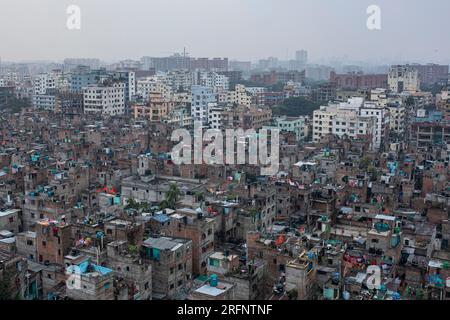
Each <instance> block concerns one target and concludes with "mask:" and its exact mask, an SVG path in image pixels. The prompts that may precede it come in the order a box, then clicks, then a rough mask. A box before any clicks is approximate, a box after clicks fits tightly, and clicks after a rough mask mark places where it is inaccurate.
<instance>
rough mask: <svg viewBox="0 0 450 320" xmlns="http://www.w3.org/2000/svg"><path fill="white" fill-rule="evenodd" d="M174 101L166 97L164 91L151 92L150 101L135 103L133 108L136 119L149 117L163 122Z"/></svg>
mask: <svg viewBox="0 0 450 320" xmlns="http://www.w3.org/2000/svg"><path fill="white" fill-rule="evenodd" d="M173 106H174V103H173V102H172V101H170V100H169V99H167V98H165V97H164V96H163V94H162V93H159V92H150V93H149V95H148V103H136V104H133V106H132V110H133V114H134V117H135V118H136V119H148V120H150V121H155V122H161V121H162V120H163V119H164V118H165V117H167V115H168V114H169V112H170V111H171V110H172V108H173Z"/></svg>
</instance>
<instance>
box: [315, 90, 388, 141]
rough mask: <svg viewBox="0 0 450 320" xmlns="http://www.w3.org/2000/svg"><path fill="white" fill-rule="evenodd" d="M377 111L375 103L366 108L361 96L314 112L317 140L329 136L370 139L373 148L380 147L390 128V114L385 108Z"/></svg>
mask: <svg viewBox="0 0 450 320" xmlns="http://www.w3.org/2000/svg"><path fill="white" fill-rule="evenodd" d="M375 108H376V105H374V104H373V105H371V104H368V105H365V104H364V99H363V98H360V97H356V98H350V99H349V100H348V101H347V102H341V103H337V104H330V105H328V106H322V107H320V109H319V110H315V111H314V113H313V141H314V142H319V141H320V139H321V138H322V137H324V136H326V135H329V134H332V135H336V136H339V137H343V136H344V135H345V136H347V137H349V138H353V139H358V138H363V137H364V138H367V137H370V138H371V139H372V144H371V148H372V149H377V148H379V147H380V145H381V141H382V137H383V136H382V132H384V131H383V130H382V129H384V128H385V125H387V126H388V125H389V123H387V124H386V123H385V121H386V117H385V115H386V114H388V112H386V110H385V109H384V108H376V110H375ZM379 118H381V120H379ZM387 119H388V118H387ZM379 127H380V128H379Z"/></svg>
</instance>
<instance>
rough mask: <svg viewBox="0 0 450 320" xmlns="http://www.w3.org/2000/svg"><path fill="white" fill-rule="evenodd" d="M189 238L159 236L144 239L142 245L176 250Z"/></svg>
mask: <svg viewBox="0 0 450 320" xmlns="http://www.w3.org/2000/svg"><path fill="white" fill-rule="evenodd" d="M189 241H190V240H188V239H182V238H170V237H160V238H149V239H147V240H145V241H144V243H143V245H144V246H146V247H152V248H155V249H159V250H172V251H174V250H176V249H178V248H179V247H181V246H182V245H183V244H186V243H188V242H189Z"/></svg>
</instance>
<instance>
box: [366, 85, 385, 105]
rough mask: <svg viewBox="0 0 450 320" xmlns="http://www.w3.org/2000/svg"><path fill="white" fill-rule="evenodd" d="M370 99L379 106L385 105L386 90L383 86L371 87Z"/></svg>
mask: <svg viewBox="0 0 450 320" xmlns="http://www.w3.org/2000/svg"><path fill="white" fill-rule="evenodd" d="M370 101H372V102H374V103H376V104H377V105H378V106H379V107H386V105H387V103H388V97H387V90H386V89H383V88H378V89H372V90H371V91H370Z"/></svg>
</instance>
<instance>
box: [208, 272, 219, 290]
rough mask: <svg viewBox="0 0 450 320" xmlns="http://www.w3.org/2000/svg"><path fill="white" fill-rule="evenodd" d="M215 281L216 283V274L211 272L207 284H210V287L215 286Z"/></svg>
mask: <svg viewBox="0 0 450 320" xmlns="http://www.w3.org/2000/svg"><path fill="white" fill-rule="evenodd" d="M217 283H218V280H217V275H215V274H212V275H211V277H210V279H209V285H210V286H211V287H217Z"/></svg>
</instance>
